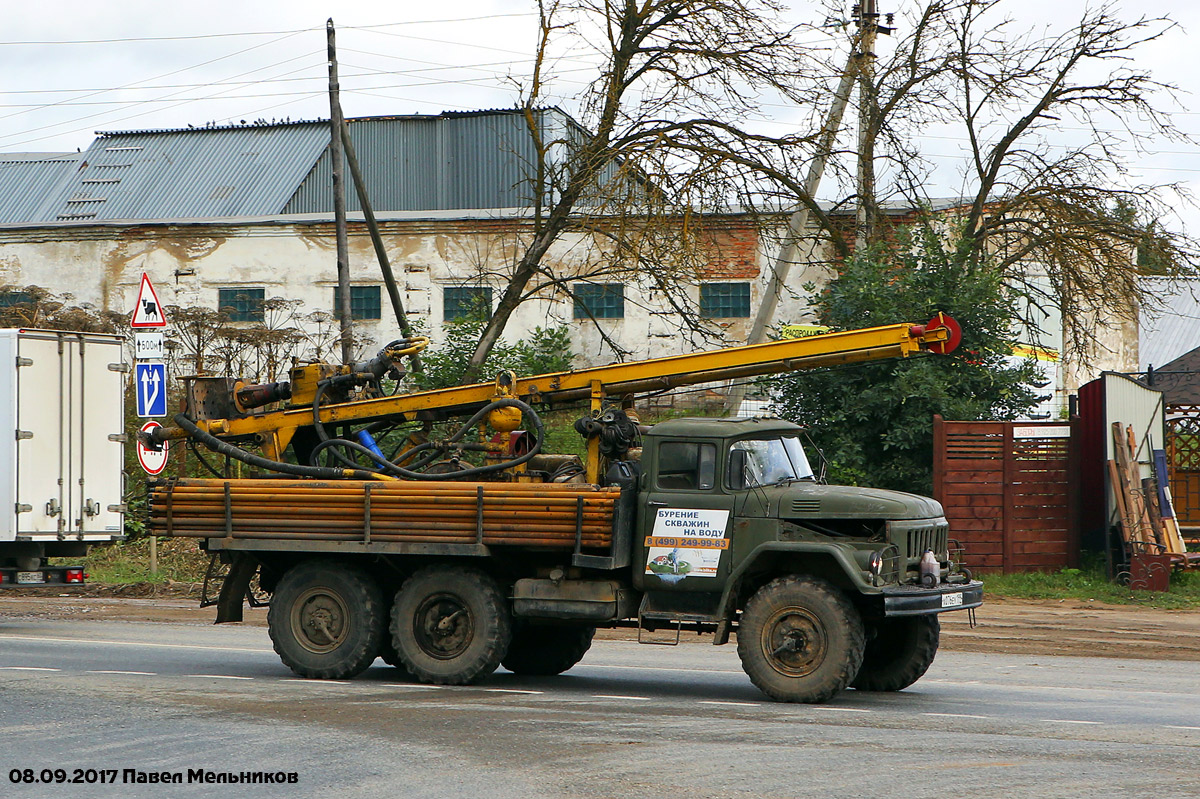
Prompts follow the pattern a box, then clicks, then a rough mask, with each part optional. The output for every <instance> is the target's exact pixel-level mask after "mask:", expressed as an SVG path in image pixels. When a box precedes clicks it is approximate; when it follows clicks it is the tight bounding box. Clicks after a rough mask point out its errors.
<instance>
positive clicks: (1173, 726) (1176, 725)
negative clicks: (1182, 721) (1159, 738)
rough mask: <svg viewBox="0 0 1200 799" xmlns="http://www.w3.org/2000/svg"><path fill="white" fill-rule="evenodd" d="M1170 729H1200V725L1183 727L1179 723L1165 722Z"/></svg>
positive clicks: (1165, 725)
mask: <svg viewBox="0 0 1200 799" xmlns="http://www.w3.org/2000/svg"><path fill="white" fill-rule="evenodd" d="M1163 726H1164V727H1166V728H1167V729H1168V730H1200V727H1183V726H1181V725H1178V724H1164V725H1163Z"/></svg>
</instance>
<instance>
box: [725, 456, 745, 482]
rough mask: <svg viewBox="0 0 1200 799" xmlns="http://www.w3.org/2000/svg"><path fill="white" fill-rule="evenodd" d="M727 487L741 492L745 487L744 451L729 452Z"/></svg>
mask: <svg viewBox="0 0 1200 799" xmlns="http://www.w3.org/2000/svg"><path fill="white" fill-rule="evenodd" d="M729 487H730V488H733V489H735V490H741V489H744V488H745V487H746V450H744V449H731V450H729Z"/></svg>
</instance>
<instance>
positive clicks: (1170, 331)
mask: <svg viewBox="0 0 1200 799" xmlns="http://www.w3.org/2000/svg"><path fill="white" fill-rule="evenodd" d="M1146 283H1147V288H1148V290H1149V291H1151V292H1152V293H1153V294H1154V295H1155V296H1156V297H1157V298H1158V300H1159V301H1160V302H1162V303H1163V308H1162V309H1161V310H1155V311H1149V312H1148V311H1145V310H1143V311H1142V318H1141V323H1140V328H1141V330H1140V338H1139V341H1138V359H1139V361H1140V368H1141V369H1143V370H1144V369H1146V368H1147V367H1148V366H1153V367H1154V368H1156V369H1158V368H1162V367H1163V366H1166V365H1167V364H1168V363H1170V362H1171V361H1173V360H1175V359H1176V358H1178V357H1179V356H1180V355H1183V354H1184V353H1187V352H1191V351H1192V350H1194V349H1196V348H1197V347H1200V281H1169V280H1157V279H1147V280H1146Z"/></svg>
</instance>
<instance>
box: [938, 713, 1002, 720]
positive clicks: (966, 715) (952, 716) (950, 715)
mask: <svg viewBox="0 0 1200 799" xmlns="http://www.w3.org/2000/svg"><path fill="white" fill-rule="evenodd" d="M921 715H923V716H940V717H942V718H947V719H988V718H991V716H975V715H972V714H970V713H922V714H921Z"/></svg>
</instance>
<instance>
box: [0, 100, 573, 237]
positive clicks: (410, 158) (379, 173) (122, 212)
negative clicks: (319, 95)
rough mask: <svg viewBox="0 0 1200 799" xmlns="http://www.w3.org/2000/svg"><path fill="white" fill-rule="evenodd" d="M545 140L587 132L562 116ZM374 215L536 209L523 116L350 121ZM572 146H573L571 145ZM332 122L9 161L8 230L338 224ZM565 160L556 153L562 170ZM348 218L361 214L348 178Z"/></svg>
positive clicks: (2, 208)
mask: <svg viewBox="0 0 1200 799" xmlns="http://www.w3.org/2000/svg"><path fill="white" fill-rule="evenodd" d="M536 113H537V114H538V116H539V117H540V124H541V125H542V128H543V131H544V137H545V139H546V140H547V141H549V142H561V141H564V140H565V139H566V138H567V136H568V134H569V133H571V132H574V133H576V134H577V133H578V131H579V130H581V129H580V128H579V126H578V124H577V123H575V122H574V120H572V119H571V118H570V117H569V116H568V115H567V114H566V113H564V112H563V111H561V110H560V109H557V108H548V109H541V110H539V111H537V112H536ZM349 122H350V130H351V137H352V139H353V141H354V144H355V150H356V151H357V153H358V160H359V163H360V164H361V165H362V169H363V172H364V174H365V176H366V180H367V182H368V184H369V187H370V196H371V201H372V204H373V206H374V207H375V210H376V211H377V212H381V213H382V212H388V211H436V210H451V209H482V208H520V207H529V206H530V205H531V204H532V199H533V198H532V195H531V188H530V184H529V181H528V178H529V176H530V175H531V174H532V172H533V167H534V164H535V151H534V146H533V142H532V139H531V137H530V135H529V131H528V130H527V129H526V125H525V120H524V117H523V116H522V113H521V112H520V111H519V110H513V109H509V110H493V111H475V112H465V113H463V112H448V113H444V114H440V115H436V116H391V117H370V118H363V119H351V120H349ZM572 138H574V137H572ZM328 144H329V123H328V122H327V121H321V120H317V121H304V122H292V121H290V120H289V121H285V122H274V121H272V122H265V121H262V120H259V121H256V122H254V123H252V124H248V125H232V126H210V127H203V128H187V129H181V130H133V131H120V132H107V133H100V134H99V138H97V139H96V140H95V141H94V142H93V143H92V145H91V147H89V148H88V149H87V150H86V151H85V152H83V153H73V154H62V155H59V154H54V155H51V156H46V157H45V158H44V159H43V160H38V159H37V158H34V157H26V156H0V181H2V182H3V186H4V188H5V189H6V191H4V197H3V199H2V200H0V224H24V225H28V224H34V225H36V224H56V223H67V224H72V223H74V224H96V223H104V222H111V221H139V222H153V221H158V220H198V219H231V218H246V217H269V216H274V215H280V214H311V213H325V214H328V213H332V212H333V196H332V188H331V180H330V174H329V173H330V167H329V153H328ZM563 154H564V148H563V147H561V146H552V147H551V152H550V156H551V159H552V160H553V159H554V158H559V159H561V157H562V155H563ZM347 183H348V184H350V185H348V189H349V192H348V195H347V201H348V206H349V208H350V209H351V210H359V203H358V198H357V195H356V192H355V191H354V187H353V185H352V182H351V181H350V180H349V176H347Z"/></svg>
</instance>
